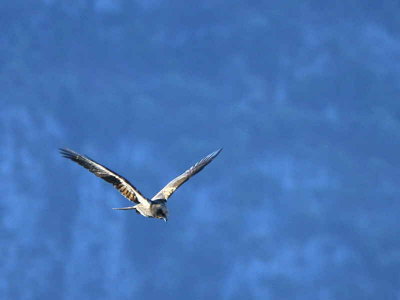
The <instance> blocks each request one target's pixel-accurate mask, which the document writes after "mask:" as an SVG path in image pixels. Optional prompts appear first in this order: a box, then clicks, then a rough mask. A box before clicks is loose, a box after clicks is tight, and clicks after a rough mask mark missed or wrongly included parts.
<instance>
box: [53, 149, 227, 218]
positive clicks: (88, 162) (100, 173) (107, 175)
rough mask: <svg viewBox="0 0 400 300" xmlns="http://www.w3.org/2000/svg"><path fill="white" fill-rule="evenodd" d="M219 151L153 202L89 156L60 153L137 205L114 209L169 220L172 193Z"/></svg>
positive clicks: (159, 194) (192, 168)
mask: <svg viewBox="0 0 400 300" xmlns="http://www.w3.org/2000/svg"><path fill="white" fill-rule="evenodd" d="M221 151H222V149H219V150H217V151H215V152H213V153H211V154H209V155H208V156H206V157H205V158H203V159H202V160H200V161H199V162H198V163H196V164H195V165H194V166H193V167H191V168H190V169H188V170H186V171H185V172H184V173H182V174H181V175H180V176H178V177H176V178H175V179H173V180H171V181H170V182H169V183H168V184H167V185H166V186H165V187H164V188H163V189H162V190H161V191H159V192H158V193H157V194H156V195H155V196H154V197H153V198H152V199H151V200H150V199H147V198H146V197H144V196H143V195H142V194H141V193H140V192H139V191H138V190H137V189H136V188H135V187H134V186H133V185H132V184H131V183H130V182H129V181H128V180H126V179H125V178H124V177H122V176H120V175H118V174H117V173H115V172H113V171H111V170H110V169H108V168H106V167H105V166H103V165H101V164H99V163H97V162H95V161H94V160H92V159H90V158H89V157H87V156H84V155H81V154H79V153H77V152H75V151H72V150H70V149H60V153H61V154H62V155H63V156H64V157H65V158H68V159H70V160H72V161H74V162H76V163H78V164H80V165H81V166H82V167H84V168H86V169H88V170H89V171H90V172H92V173H93V174H95V175H96V176H97V177H100V178H102V179H103V180H105V181H107V182H109V183H111V184H113V185H114V187H115V188H116V189H118V190H119V192H120V193H121V194H122V195H123V196H124V197H126V198H127V199H128V200H130V201H132V202H134V203H136V204H135V205H133V206H128V207H122V208H114V209H117V210H136V212H137V213H139V214H141V215H142V216H144V217H149V218H157V219H163V220H165V221H167V220H168V208H167V199H168V198H169V197H170V196H171V195H172V193H173V192H174V191H175V190H176V189H177V188H178V187H180V186H181V185H182V184H183V183H185V182H186V181H187V180H188V179H189V178H190V177H192V176H193V175H195V174H197V173H198V172H200V171H201V170H202V169H203V168H204V167H205V166H206V165H208V164H209V163H210V162H211V161H212V160H213V159H214V158H215V157H216V156H217V155H218V154H219V153H220V152H221Z"/></svg>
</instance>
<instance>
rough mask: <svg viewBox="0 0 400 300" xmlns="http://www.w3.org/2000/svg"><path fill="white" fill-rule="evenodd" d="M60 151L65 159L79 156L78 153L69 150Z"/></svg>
mask: <svg viewBox="0 0 400 300" xmlns="http://www.w3.org/2000/svg"><path fill="white" fill-rule="evenodd" d="M58 150H59V151H60V154H61V155H62V156H63V157H65V158H69V159H73V158H76V157H77V156H78V153H76V152H74V151H72V150H70V149H67V148H58Z"/></svg>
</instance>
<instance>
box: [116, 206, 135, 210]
mask: <svg viewBox="0 0 400 300" xmlns="http://www.w3.org/2000/svg"><path fill="white" fill-rule="evenodd" d="M113 209H116V210H130V209H136V208H135V206H128V207H119V208H113Z"/></svg>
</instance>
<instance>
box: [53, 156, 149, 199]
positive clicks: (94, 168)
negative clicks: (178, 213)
mask: <svg viewBox="0 0 400 300" xmlns="http://www.w3.org/2000/svg"><path fill="white" fill-rule="evenodd" d="M59 150H60V153H61V155H62V156H63V157H65V158H68V159H70V160H72V161H74V162H76V163H78V164H80V165H81V166H82V167H84V168H86V169H88V170H89V171H90V172H92V173H93V174H94V175H96V176H97V177H100V178H101V179H104V180H105V181H107V182H109V183H112V185H113V186H114V187H115V188H116V189H117V190H119V192H120V193H121V194H122V195H123V196H124V197H126V198H127V199H128V200H130V201H132V202H135V203H142V204H146V205H147V204H148V203H149V201H148V200H147V199H146V198H145V197H144V196H143V195H142V194H141V193H140V192H139V191H138V190H137V189H136V188H135V187H134V186H133V185H132V184H131V183H130V182H129V181H128V180H126V179H125V178H124V177H122V176H120V175H118V174H117V173H115V172H113V171H111V170H110V169H107V168H106V167H105V166H103V165H101V164H99V163H97V162H95V161H94V160H92V159H90V158H89V157H87V156H84V155H81V154H79V153H77V152H75V151H72V150H70V149H59Z"/></svg>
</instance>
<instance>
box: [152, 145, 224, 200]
mask: <svg viewBox="0 0 400 300" xmlns="http://www.w3.org/2000/svg"><path fill="white" fill-rule="evenodd" d="M221 151H222V148H221V149H218V150H217V151H214V152H213V153H211V154H209V155H207V156H206V157H204V158H203V159H202V160H200V161H199V162H197V163H196V164H195V165H194V166H192V167H191V168H190V169H188V170H186V171H185V172H184V173H183V174H181V175H180V176H178V177H176V178H175V179H173V180H172V181H170V182H169V183H168V184H167V185H166V186H165V187H164V188H163V189H162V190H161V191H159V192H158V193H157V194H156V195H155V196H154V197H153V198H152V199H151V200H156V199H165V200H167V199H168V198H169V197H170V196H171V195H172V194H173V192H175V190H176V189H177V188H179V187H180V186H181V185H182V184H184V183H185V182H186V181H187V180H188V179H189V178H190V177H192V176H193V175H195V174H197V173H198V172H200V171H201V170H203V168H204V167H205V166H207V165H208V164H209V163H210V162H211V161H212V160H213V159H214V158H215V157H216V156H217V155H218V154H219V153H220V152H221Z"/></svg>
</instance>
